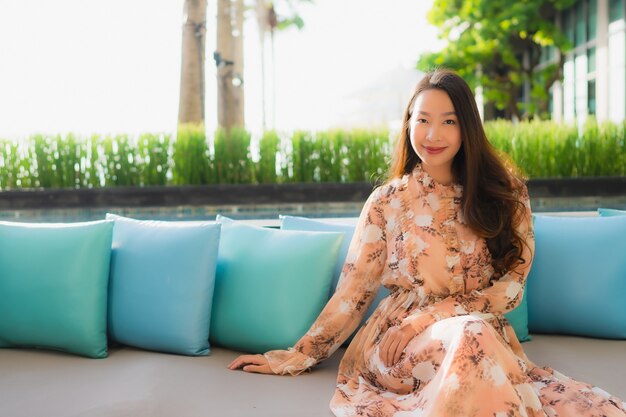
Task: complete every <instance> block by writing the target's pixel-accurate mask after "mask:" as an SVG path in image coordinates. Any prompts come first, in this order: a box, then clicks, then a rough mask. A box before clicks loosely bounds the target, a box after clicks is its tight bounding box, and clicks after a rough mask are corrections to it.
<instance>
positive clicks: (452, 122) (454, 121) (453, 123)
mask: <svg viewBox="0 0 626 417" xmlns="http://www.w3.org/2000/svg"><path fill="white" fill-rule="evenodd" d="M443 123H444V124H446V125H455V124H456V120H452V119H448V120H446V121H445V122H443Z"/></svg>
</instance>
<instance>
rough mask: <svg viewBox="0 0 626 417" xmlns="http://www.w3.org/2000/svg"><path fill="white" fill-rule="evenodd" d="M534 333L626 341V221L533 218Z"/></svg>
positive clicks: (530, 280) (530, 287) (531, 324)
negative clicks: (534, 240) (625, 299)
mask: <svg viewBox="0 0 626 417" xmlns="http://www.w3.org/2000/svg"><path fill="white" fill-rule="evenodd" d="M534 222H535V237H536V250H535V259H534V261H533V265H532V268H531V270H530V274H529V276H528V285H527V286H528V311H529V327H530V330H531V331H532V332H538V333H561V334H572V335H581V336H591V337H600V338H614V339H623V338H626V304H625V303H624V300H623V298H624V294H626V256H624V254H626V238H625V236H626V216H614V217H557V216H545V215H544V216H542V215H535V216H534Z"/></svg>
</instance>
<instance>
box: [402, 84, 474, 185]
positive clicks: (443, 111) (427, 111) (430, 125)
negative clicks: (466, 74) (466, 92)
mask: <svg viewBox="0 0 626 417" xmlns="http://www.w3.org/2000/svg"><path fill="white" fill-rule="evenodd" d="M461 144H462V140H461V127H460V126H459V120H458V118H457V115H456V112H455V111H454V105H453V104H452V100H450V97H449V96H448V94H447V93H446V92H445V91H443V90H438V89H429V90H424V91H422V92H421V93H420V94H419V95H418V96H417V98H416V100H415V105H414V106H413V114H412V116H411V145H412V146H413V150H414V151H415V153H417V155H418V156H419V158H420V159H421V160H422V166H423V168H424V170H426V172H428V173H429V174H431V176H433V177H434V178H435V179H436V180H443V181H450V180H451V179H452V178H451V175H452V161H453V159H454V156H455V155H456V154H457V152H458V151H459V149H460V148H461Z"/></svg>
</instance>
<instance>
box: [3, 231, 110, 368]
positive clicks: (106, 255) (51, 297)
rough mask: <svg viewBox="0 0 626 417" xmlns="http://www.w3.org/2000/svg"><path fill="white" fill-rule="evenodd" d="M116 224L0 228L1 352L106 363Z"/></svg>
mask: <svg viewBox="0 0 626 417" xmlns="http://www.w3.org/2000/svg"><path fill="white" fill-rule="evenodd" d="M112 232H113V222H110V221H96V222H85V223H66V224H63V223H58V224H32V223H10V222H0V347H28V348H43V349H53V350H60V351H64V352H70V353H76V354H79V355H84V356H88V357H91V358H104V357H106V356H107V331H106V329H107V317H106V311H107V288H108V282H109V262H110V257H111V236H112Z"/></svg>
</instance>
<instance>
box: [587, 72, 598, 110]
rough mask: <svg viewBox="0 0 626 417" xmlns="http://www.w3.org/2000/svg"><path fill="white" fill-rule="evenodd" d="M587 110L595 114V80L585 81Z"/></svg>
mask: <svg viewBox="0 0 626 417" xmlns="http://www.w3.org/2000/svg"><path fill="white" fill-rule="evenodd" d="M587 111H588V112H589V114H596V80H589V82H588V83H587Z"/></svg>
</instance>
